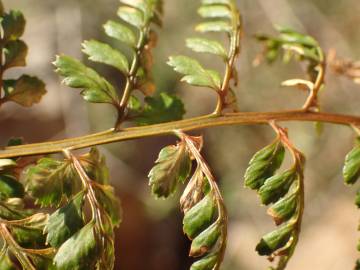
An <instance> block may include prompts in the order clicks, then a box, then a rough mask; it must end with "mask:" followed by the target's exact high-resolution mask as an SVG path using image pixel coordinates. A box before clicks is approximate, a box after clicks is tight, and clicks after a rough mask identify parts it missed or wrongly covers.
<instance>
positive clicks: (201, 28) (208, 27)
mask: <svg viewBox="0 0 360 270" xmlns="http://www.w3.org/2000/svg"><path fill="white" fill-rule="evenodd" d="M195 30H196V31H198V32H202V33H206V32H228V33H230V32H231V31H232V27H231V25H230V24H229V23H228V22H225V21H211V22H204V23H200V24H198V25H197V26H196V28H195Z"/></svg>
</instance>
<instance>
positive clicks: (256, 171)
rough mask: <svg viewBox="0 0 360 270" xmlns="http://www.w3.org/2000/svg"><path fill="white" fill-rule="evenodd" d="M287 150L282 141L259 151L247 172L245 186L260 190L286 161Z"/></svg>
mask: <svg viewBox="0 0 360 270" xmlns="http://www.w3.org/2000/svg"><path fill="white" fill-rule="evenodd" d="M284 154H285V149H284V146H283V145H282V143H281V141H280V140H278V139H277V140H275V141H274V142H273V143H272V144H270V145H268V146H266V147H265V148H263V149H261V150H260V151H258V152H257V153H256V154H255V155H254V156H253V157H252V159H251V160H250V162H249V167H248V168H247V170H246V172H245V186H246V187H249V188H251V189H256V190H257V189H259V188H260V187H261V186H262V185H263V184H264V182H265V180H266V179H267V178H269V177H271V176H272V175H273V174H274V173H275V171H276V170H277V169H278V168H279V167H280V166H281V164H282V162H283V160H284Z"/></svg>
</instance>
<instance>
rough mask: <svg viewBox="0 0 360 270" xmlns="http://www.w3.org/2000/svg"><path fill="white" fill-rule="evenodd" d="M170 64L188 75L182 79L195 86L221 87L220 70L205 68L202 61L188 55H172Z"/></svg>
mask: <svg viewBox="0 0 360 270" xmlns="http://www.w3.org/2000/svg"><path fill="white" fill-rule="evenodd" d="M168 65H170V66H171V67H173V68H174V70H175V71H177V72H179V73H181V74H183V75H186V76H185V77H183V78H182V79H181V80H182V81H185V82H187V83H188V84H191V85H194V86H204V87H210V88H213V89H219V88H220V87H221V79H220V75H219V73H218V72H216V71H214V70H206V69H204V68H203V67H202V66H201V65H200V63H199V62H198V61H196V60H194V59H192V58H190V57H186V56H172V57H170V58H169V61H168Z"/></svg>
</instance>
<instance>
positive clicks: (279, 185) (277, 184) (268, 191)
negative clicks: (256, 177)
mask: <svg viewBox="0 0 360 270" xmlns="http://www.w3.org/2000/svg"><path fill="white" fill-rule="evenodd" d="M296 177H297V172H296V169H294V168H293V169H290V170H288V171H285V172H283V173H280V174H277V175H274V176H272V177H270V178H268V179H267V180H266V181H265V183H264V185H263V186H262V187H261V188H260V189H259V196H260V198H261V201H262V203H263V204H265V205H268V204H269V203H273V202H276V201H278V200H279V199H280V198H281V197H283V196H284V195H285V194H286V193H287V192H288V191H289V188H290V186H291V185H292V183H293V182H294V180H295V179H296Z"/></svg>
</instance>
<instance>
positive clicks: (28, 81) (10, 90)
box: [4, 75, 47, 107]
mask: <svg viewBox="0 0 360 270" xmlns="http://www.w3.org/2000/svg"><path fill="white" fill-rule="evenodd" d="M4 91H5V96H4V100H6V101H13V102H15V103H18V104H19V105H21V106H24V107H31V106H32V105H34V104H36V103H39V102H40V100H41V98H42V96H43V95H45V94H46V92H47V91H46V89H45V84H44V82H43V81H41V80H39V79H38V78H37V77H31V76H28V75H22V76H21V77H20V78H19V79H17V80H4Z"/></svg>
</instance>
